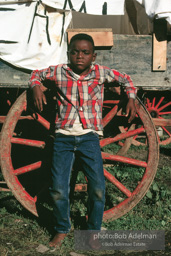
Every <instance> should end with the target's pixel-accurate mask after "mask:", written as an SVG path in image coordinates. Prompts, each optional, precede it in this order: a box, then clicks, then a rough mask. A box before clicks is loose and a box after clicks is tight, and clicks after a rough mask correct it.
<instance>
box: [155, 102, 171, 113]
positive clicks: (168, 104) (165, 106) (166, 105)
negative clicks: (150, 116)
mask: <svg viewBox="0 0 171 256" xmlns="http://www.w3.org/2000/svg"><path fill="white" fill-rule="evenodd" d="M170 105H171V101H170V102H168V103H166V104H165V105H163V106H162V107H161V108H158V111H159V112H160V111H161V110H163V109H164V108H167V107H168V106H170Z"/></svg>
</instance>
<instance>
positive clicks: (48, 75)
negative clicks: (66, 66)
mask: <svg viewBox="0 0 171 256" xmlns="http://www.w3.org/2000/svg"><path fill="white" fill-rule="evenodd" d="M54 73H55V68H54V67H49V68H46V69H41V70H33V72H32V73H31V76H30V80H29V83H28V84H29V87H30V88H31V89H33V88H34V86H36V85H38V86H40V85H41V84H42V82H43V81H45V80H54Z"/></svg>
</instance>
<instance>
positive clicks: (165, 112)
mask: <svg viewBox="0 0 171 256" xmlns="http://www.w3.org/2000/svg"><path fill="white" fill-rule="evenodd" d="M146 100H147V103H146V108H147V109H148V111H149V112H150V114H151V116H152V117H153V118H154V124H155V125H156V126H157V129H158V132H159V137H158V140H159V144H160V145H167V144H169V143H171V101H169V102H167V100H166V99H165V97H164V96H162V97H160V98H158V99H157V98H156V97H153V98H152V99H150V98H147V99H146Z"/></svg>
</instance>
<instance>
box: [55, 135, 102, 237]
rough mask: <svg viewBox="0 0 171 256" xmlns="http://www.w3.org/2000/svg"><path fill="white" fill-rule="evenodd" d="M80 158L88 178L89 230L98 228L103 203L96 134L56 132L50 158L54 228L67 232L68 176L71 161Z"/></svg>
mask: <svg viewBox="0 0 171 256" xmlns="http://www.w3.org/2000/svg"><path fill="white" fill-rule="evenodd" d="M75 157H76V158H79V160H81V163H82V168H83V171H84V174H85V176H86V177H87V180H88V189H87V192H88V202H87V203H88V206H87V211H88V221H87V229H88V230H100V229H101V223H102V218H103V211H104V202H105V179H104V174H103V162H102V157H101V150H100V145H99V138H98V135H97V134H95V133H93V132H90V133H87V134H85V135H81V136H68V135H63V134H61V133H57V134H56V138H55V141H54V148H53V159H52V169H51V172H52V185H51V187H50V194H51V197H52V200H53V215H54V221H55V224H54V228H55V231H56V232H58V233H68V232H69V230H70V228H71V224H70V201H69V193H70V176H71V170H72V167H73V164H74V160H75Z"/></svg>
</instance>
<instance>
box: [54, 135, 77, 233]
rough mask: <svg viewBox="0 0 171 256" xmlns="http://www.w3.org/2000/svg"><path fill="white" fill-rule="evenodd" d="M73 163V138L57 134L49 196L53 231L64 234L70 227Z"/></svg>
mask: <svg viewBox="0 0 171 256" xmlns="http://www.w3.org/2000/svg"><path fill="white" fill-rule="evenodd" d="M73 162H74V150H73V138H72V136H65V135H62V134H57V135H56V138H55V141H54V148H53V158H52V168H51V173H52V184H51V187H50V188H49V189H50V195H51V197H52V201H53V215H54V229H55V231H56V233H60V234H61V233H62V234H66V233H68V232H69V230H70V228H71V225H70V202H69V192H70V175H71V170H72V166H73Z"/></svg>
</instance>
